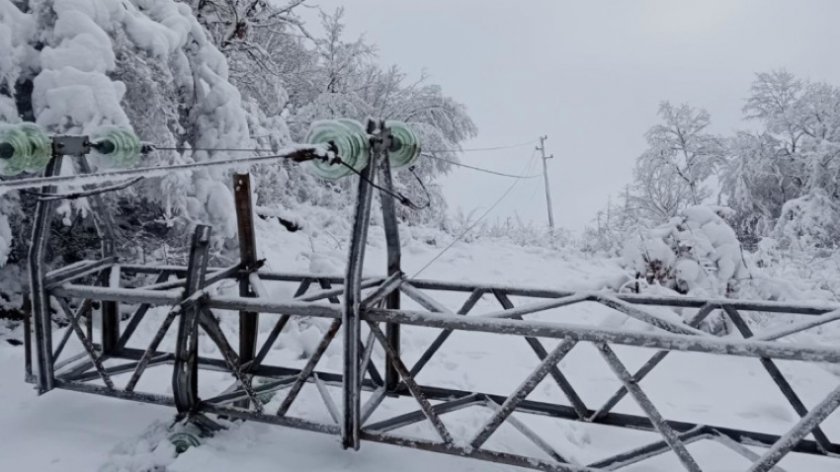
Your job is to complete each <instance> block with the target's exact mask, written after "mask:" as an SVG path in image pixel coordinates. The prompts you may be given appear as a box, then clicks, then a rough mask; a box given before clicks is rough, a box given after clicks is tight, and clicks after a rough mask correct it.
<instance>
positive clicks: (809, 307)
mask: <svg viewBox="0 0 840 472" xmlns="http://www.w3.org/2000/svg"><path fill="white" fill-rule="evenodd" d="M408 281H409V282H410V283H411V284H412V285H413V286H415V287H417V288H418V289H424V290H435V291H451V292H470V291H472V290H475V289H477V288H481V289H484V290H486V291H488V292H491V291H494V290H497V291H502V292H505V293H507V294H508V295H510V296H515V297H529V298H559V297H567V296H570V295H574V294H576V293H579V292H580V291H573V290H557V289H549V288H533V287H519V286H512V285H498V284H475V283H464V282H443V281H438V280H428V279H409V280H408ZM595 293H596V294H598V293H600V292H595ZM615 298H616V299H618V300H622V301H624V302H627V303H632V304H634V305H654V306H669V307H682V308H700V307H702V306H703V305H706V304H712V305H716V306H721V307H723V306H730V307H732V308H735V309H738V310H747V311H763V312H768V313H790V314H802V315H821V314H823V313H826V312H829V311H832V310H836V309H838V308H840V305H838V304H837V303H789V302H776V301H765V300H736V299H731V298H699V297H685V296H661V295H656V296H654V295H639V294H629V293H622V294H617V295H615Z"/></svg>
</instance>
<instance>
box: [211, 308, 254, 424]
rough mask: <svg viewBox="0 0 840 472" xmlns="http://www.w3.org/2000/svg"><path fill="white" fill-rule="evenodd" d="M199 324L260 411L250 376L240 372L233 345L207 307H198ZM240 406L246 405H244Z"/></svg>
mask: <svg viewBox="0 0 840 472" xmlns="http://www.w3.org/2000/svg"><path fill="white" fill-rule="evenodd" d="M199 325H200V326H201V327H202V329H204V332H206V333H207V335H208V337H209V338H210V339H211V340H212V341H213V343H214V344H215V345H216V347H218V348H219V352H220V353H221V354H222V359H224V361H225V363H226V364H227V367H228V369H229V371H230V373H231V374H232V375H233V377H234V378H235V379H236V381H237V382H238V383H239V385H241V386H242V390H244V391H245V393H246V394H247V395H248V398H249V399H250V400H251V403H253V405H254V408H256V410H257V411H262V407H263V404H262V402H261V401H260V400H259V398H257V395H256V394H255V393H254V390H253V387H252V386H251V378H250V377H249V376H248V375H246V374H244V373H243V372H242V370H241V366H240V360H239V356H237V355H236V351H234V350H233V347H232V346H231V345H230V343H229V342H228V340H227V338H226V337H225V334H224V332H222V328H221V327H220V326H219V322H218V320H216V317H215V316H213V313H212V312H211V311H210V309H209V308H207V307H201V308H200V313H199ZM242 406H243V407H246V406H245V405H242Z"/></svg>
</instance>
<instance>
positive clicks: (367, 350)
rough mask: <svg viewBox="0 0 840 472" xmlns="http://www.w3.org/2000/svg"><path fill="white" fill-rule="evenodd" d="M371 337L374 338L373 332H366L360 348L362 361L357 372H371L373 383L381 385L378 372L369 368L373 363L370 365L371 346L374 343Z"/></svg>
mask: <svg viewBox="0 0 840 472" xmlns="http://www.w3.org/2000/svg"><path fill="white" fill-rule="evenodd" d="M373 339H374V337H373V332H370V333H368V337H367V341H366V343H365V344H364V345H363V346H362V347H361V348H360V351H361V352H362V363H361V367H360V368H359V372H362V375H364V372H368V373H370V374H371V380H373V382H374V383H376V384H380V385H381V384H382V381H381V380H382V378H381V377H379V375H378V374H379V372H377V371H376V370H375V369H374V370H370V368H371V367H373V365H371V358H372V356H373V347H374V345H375V344H374V340H373Z"/></svg>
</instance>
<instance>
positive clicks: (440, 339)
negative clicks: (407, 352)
mask: <svg viewBox="0 0 840 472" xmlns="http://www.w3.org/2000/svg"><path fill="white" fill-rule="evenodd" d="M483 295H484V290H482V289H475V290H473V292H472V293H471V294H470V296H469V298H467V300H466V301H465V302H464V304H463V305H462V306H461V309H460V310H458V311H457V312H456V313H455V314H456V315H466V314H468V313H469V312H470V311H471V310H472V309H473V307H475V305H476V303H478V301H479V300H481V297H482V296H483ZM452 331H453V330H451V329H444V330H443V331H441V332H440V334H438V335H437V337H436V338H435V339H434V341H432V343H431V344H430V345H429V347H428V348H427V349H426V350H425V351H423V354H421V355H420V358H419V359H417V362H415V363H414V365H413V366H412V367H411V372H410V373H411V376H412V377H417V375H418V374H419V373H420V371H421V370H423V367H424V366H425V365H426V364H427V363H428V362H429V361H430V360H431V359H432V356H434V355H435V353H436V352H437V351H438V350H439V349H440V348H441V346H443V343H444V342H446V340H447V339H448V338H449V336H450V335H451V334H452Z"/></svg>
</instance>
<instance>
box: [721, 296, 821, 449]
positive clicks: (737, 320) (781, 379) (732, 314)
mask: <svg viewBox="0 0 840 472" xmlns="http://www.w3.org/2000/svg"><path fill="white" fill-rule="evenodd" d="M723 311H725V312H726V314H727V316H728V317H729V319H730V320H732V323H733V324H734V325H735V328H736V329H737V330H738V331H739V332H740V333H741V336H743V337H744V339H747V338H751V337H752V336H753V332H752V329H750V327H749V325H748V324H747V322H746V321H745V320H744V318H743V317H741V314H740V313H739V312H738V310H736V309H734V308H731V307H724V308H723ZM759 362H761V366H762V367H764V370H766V371H767V373H768V374H769V375H770V378H771V379H773V383H775V384H776V386H777V387H778V388H779V391H780V392H781V393H782V395H784V397H785V399H786V400H787V401H788V403H789V404H790V406H791V407H792V408H793V410H794V411H795V412H796V414H797V415H799V417H800V418H803V417H805V415H807V414H808V408H807V407H806V406H805V404H804V403H802V400H801V399H800V398H799V395H797V394H796V392H795V391H794V390H793V386H792V385H791V384H790V382H788V381H787V379H786V378H785V376H784V374H782V371H781V370H780V369H779V367H778V366H777V365H776V363H775V362H773V360H772V359H768V358H766V357H762V358H759ZM811 434H813V435H814V440H816V442H817V445H819V447H820V448H821V449H822V450H823V452H825V453H828V451H830V450H831V440H829V439H828V437H827V436H826V435H825V433H824V432H823V430H822V429H820V427H819V426H815V427H814V429H813V431H811Z"/></svg>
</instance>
